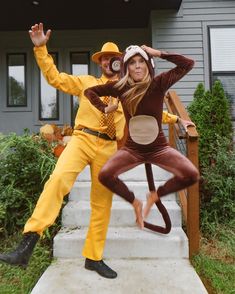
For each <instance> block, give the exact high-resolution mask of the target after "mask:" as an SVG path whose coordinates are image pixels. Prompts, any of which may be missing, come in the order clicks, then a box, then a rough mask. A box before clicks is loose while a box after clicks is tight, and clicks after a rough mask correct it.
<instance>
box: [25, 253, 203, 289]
mask: <svg viewBox="0 0 235 294" xmlns="http://www.w3.org/2000/svg"><path fill="white" fill-rule="evenodd" d="M106 263H107V264H108V265H109V266H110V267H112V268H113V269H115V270H116V271H117V272H118V277H117V278H116V279H111V280H110V279H105V278H102V277H100V276H99V275H98V274H97V273H96V272H92V271H88V270H86V269H85V268H84V260H83V259H73V260H71V259H59V260H56V261H54V262H53V263H52V265H51V266H49V268H48V269H47V270H46V271H45V273H44V274H43V275H42V277H41V278H40V280H39V281H38V283H37V285H36V286H35V288H34V289H33V291H32V292H31V294H44V293H46V294H55V293H56V294H111V293H112V294H140V293H141V294H155V293H156V294H190V293H192V294H206V293H207V291H206V289H205V287H204V285H203V284H202V282H201V280H200V278H199V277H198V275H197V274H196V272H195V270H194V268H193V267H192V266H191V264H190V263H189V261H188V259H175V260H174V259H171V260H167V259H166V260H163V259H128V260H127V259H116V260H114V259H111V260H106Z"/></svg>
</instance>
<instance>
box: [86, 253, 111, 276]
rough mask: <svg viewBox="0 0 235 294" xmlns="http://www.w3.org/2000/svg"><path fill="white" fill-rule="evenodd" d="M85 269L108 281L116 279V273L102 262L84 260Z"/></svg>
mask: <svg viewBox="0 0 235 294" xmlns="http://www.w3.org/2000/svg"><path fill="white" fill-rule="evenodd" d="M85 268H86V269H88V270H91V271H96V272H97V273H98V274H99V275H101V276H102V277H105V278H108V279H114V278H116V277H117V273H116V272H115V271H114V270H112V269H111V268H110V267H109V266H107V264H105V263H104V262H103V260H98V261H96V260H92V259H89V258H86V260H85Z"/></svg>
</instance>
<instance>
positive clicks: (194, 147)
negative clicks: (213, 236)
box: [187, 138, 200, 259]
mask: <svg viewBox="0 0 235 294" xmlns="http://www.w3.org/2000/svg"><path fill="white" fill-rule="evenodd" d="M187 153H188V154H187V155H188V158H189V159H190V160H191V162H192V163H193V164H194V165H195V166H196V168H198V139H195V138H194V140H189V141H188V140H187ZM187 198H188V201H187V202H188V205H187V235H188V239H189V257H190V259H191V258H192V257H193V255H195V254H196V253H198V251H199V237H200V235H199V183H196V184H194V185H192V186H191V187H189V188H188V197H187Z"/></svg>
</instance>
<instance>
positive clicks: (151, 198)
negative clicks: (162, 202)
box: [143, 191, 159, 219]
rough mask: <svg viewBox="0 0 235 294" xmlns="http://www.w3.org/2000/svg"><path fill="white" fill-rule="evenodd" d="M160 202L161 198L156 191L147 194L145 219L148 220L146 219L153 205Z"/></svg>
mask: <svg viewBox="0 0 235 294" xmlns="http://www.w3.org/2000/svg"><path fill="white" fill-rule="evenodd" d="M158 200H159V196H158V194H157V192H156V191H151V192H149V193H148V194H147V201H146V204H145V206H144V211H143V215H144V219H146V217H147V216H148V214H149V212H150V209H151V207H152V206H153V204H154V203H155V202H157V201H158Z"/></svg>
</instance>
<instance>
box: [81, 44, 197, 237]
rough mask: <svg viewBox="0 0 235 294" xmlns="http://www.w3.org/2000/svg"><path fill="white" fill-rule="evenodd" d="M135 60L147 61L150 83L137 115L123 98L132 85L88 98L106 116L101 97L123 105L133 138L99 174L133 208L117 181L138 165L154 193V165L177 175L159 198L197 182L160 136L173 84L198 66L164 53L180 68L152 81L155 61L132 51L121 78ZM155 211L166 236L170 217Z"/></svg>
mask: <svg viewBox="0 0 235 294" xmlns="http://www.w3.org/2000/svg"><path fill="white" fill-rule="evenodd" d="M136 55H140V56H141V57H142V58H143V59H144V60H145V62H146V64H147V66H148V70H149V74H150V77H151V83H150V85H149V87H148V89H147V91H146V92H145V94H144V96H143V97H142V99H141V100H140V101H139V103H138V105H137V108H136V111H135V113H134V114H133V115H131V114H130V113H129V111H128V107H127V103H126V102H127V101H126V98H125V96H124V93H126V91H128V90H129V89H130V88H131V87H132V85H131V84H130V83H129V81H128V80H127V82H126V84H125V85H124V86H123V87H121V88H120V87H118V86H117V85H116V84H117V82H110V83H108V84H105V85H99V86H95V87H92V88H89V89H87V90H86V91H85V93H84V94H85V95H86V96H87V97H88V99H89V100H90V101H91V103H92V104H93V105H95V106H96V107H97V108H98V109H99V110H100V111H102V112H105V108H106V107H107V105H105V104H104V103H103V102H102V101H101V99H100V98H99V97H101V96H112V97H117V98H118V99H119V100H120V101H121V103H122V106H123V110H124V114H125V118H126V123H127V126H128V130H129V134H128V137H127V140H126V143H125V145H124V147H122V148H121V149H120V150H118V151H117V152H116V153H115V154H114V155H113V156H112V157H111V158H110V159H109V160H108V162H107V163H106V164H105V165H104V166H103V168H102V169H101V171H100V174H99V180H100V181H101V183H102V184H103V185H104V186H106V187H108V188H109V189H110V190H111V191H112V192H113V193H116V194H118V195H120V196H121V197H123V198H124V199H126V200H127V201H128V202H130V203H133V201H134V199H135V196H134V193H133V192H132V191H130V190H129V189H128V187H127V186H126V185H125V183H124V182H123V181H121V180H120V179H119V177H118V176H119V175H120V174H121V173H123V172H126V171H128V170H130V169H132V168H134V167H136V166H137V165H139V164H142V163H145V164H147V165H146V172H147V177H148V180H150V181H149V188H150V190H151V189H155V187H154V186H153V183H154V182H153V177H152V174H151V173H152V172H151V165H150V164H155V165H158V166H159V167H161V168H163V169H165V170H167V171H169V172H171V173H172V174H173V175H174V176H173V177H172V178H171V179H169V180H167V181H166V182H165V183H164V184H163V185H161V186H160V187H159V188H158V189H157V194H158V196H159V197H163V196H165V195H167V194H169V193H173V192H177V191H179V190H182V189H185V188H186V187H188V186H190V185H192V184H194V183H195V182H196V181H197V180H198V179H199V174H198V171H197V169H196V167H195V166H194V165H193V164H192V163H191V161H189V160H188V159H187V158H186V157H185V156H184V155H182V154H181V153H180V152H178V151H177V150H175V149H174V148H171V147H170V146H169V144H168V142H167V140H166V138H165V135H164V133H163V130H162V110H163V98H164V95H165V93H166V91H167V90H168V89H169V88H170V87H171V86H172V85H173V84H174V83H176V82H177V81H179V80H180V79H181V78H182V77H183V76H184V75H186V74H187V73H188V72H189V71H190V70H191V69H192V67H193V65H194V61H193V60H191V59H189V58H186V57H184V56H182V55H179V54H175V53H166V52H161V56H160V58H162V59H166V60H167V61H170V62H173V63H175V64H176V67H174V68H173V69H171V70H169V71H167V72H163V73H161V74H159V75H157V76H154V63H153V59H152V58H150V56H149V55H148V54H147V53H146V51H144V50H143V49H142V48H141V47H139V46H133V45H132V46H129V47H128V48H127V49H126V51H125V53H124V55H123V57H122V62H121V75H122V76H125V75H126V74H128V72H127V66H128V63H129V62H130V60H131V59H132V57H134V56H136ZM156 205H157V206H158V208H159V209H160V211H161V212H162V213H163V218H164V216H165V218H164V219H165V222H166V224H167V223H168V229H167V230H165V231H164V230H163V231H162V229H160V231H162V233H164V232H165V233H166V232H167V231H169V220H167V217H168V215H167V216H166V214H167V213H166V211H165V212H164V208H165V207H164V206H163V208H162V206H161V205H162V204H161V202H160V201H157V203H156ZM168 218H169V217H168ZM145 226H146V227H148V228H150V229H153V230H156V231H159V227H158V226H155V227H154V226H152V225H150V224H149V225H148V224H147V225H146V223H145Z"/></svg>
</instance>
